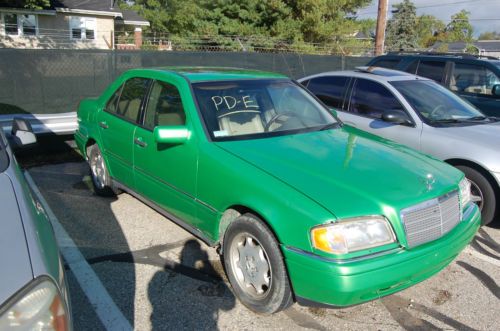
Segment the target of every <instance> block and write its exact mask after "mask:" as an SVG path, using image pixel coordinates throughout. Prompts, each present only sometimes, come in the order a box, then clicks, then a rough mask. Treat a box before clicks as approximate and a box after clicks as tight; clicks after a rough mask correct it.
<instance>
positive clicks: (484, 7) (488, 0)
mask: <svg viewBox="0 0 500 331" xmlns="http://www.w3.org/2000/svg"><path fill="white" fill-rule="evenodd" d="M388 1H389V12H388V18H389V17H390V15H391V12H390V11H391V9H392V5H393V4H396V3H400V2H402V0H388ZM412 2H413V3H414V4H415V7H417V15H422V14H430V15H434V16H436V17H437V18H439V19H440V20H442V21H444V22H445V24H447V23H449V21H450V18H451V15H453V14H455V13H458V12H459V11H461V10H462V9H465V10H467V11H469V12H470V15H469V19H470V23H471V24H472V26H473V28H474V35H475V36H476V37H477V36H478V35H479V34H480V33H482V32H486V31H497V32H500V0H439V1H435V0H434V1H433V0H412ZM377 7H378V0H372V3H371V4H370V5H369V6H368V7H365V8H363V9H360V10H359V11H358V17H359V18H377Z"/></svg>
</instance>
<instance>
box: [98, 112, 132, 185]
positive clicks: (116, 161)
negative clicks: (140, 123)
mask: <svg viewBox="0 0 500 331" xmlns="http://www.w3.org/2000/svg"><path fill="white" fill-rule="evenodd" d="M97 122H98V130H99V134H100V138H101V139H100V141H101V144H100V146H99V147H100V148H101V152H102V153H103V156H104V157H105V159H106V161H107V165H108V171H109V173H110V175H111V177H113V178H115V179H117V180H118V181H120V182H121V183H123V184H124V185H126V186H128V187H130V188H135V181H134V172H133V140H134V132H135V129H136V125H135V124H133V123H130V122H128V121H125V120H124V119H122V118H119V117H117V116H115V115H112V114H109V113H107V112H105V111H103V110H101V111H99V113H98V114H97ZM101 124H102V125H103V126H101Z"/></svg>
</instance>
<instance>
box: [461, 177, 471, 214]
mask: <svg viewBox="0 0 500 331" xmlns="http://www.w3.org/2000/svg"><path fill="white" fill-rule="evenodd" d="M458 187H459V189H460V204H461V205H462V209H463V208H464V207H465V206H467V204H469V202H471V193H470V182H469V181H468V180H467V178H464V179H462V180H461V181H460V184H458Z"/></svg>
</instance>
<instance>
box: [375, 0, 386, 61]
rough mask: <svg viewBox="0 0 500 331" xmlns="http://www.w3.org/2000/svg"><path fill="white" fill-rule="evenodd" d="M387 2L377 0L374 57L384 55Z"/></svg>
mask: <svg viewBox="0 0 500 331" xmlns="http://www.w3.org/2000/svg"><path fill="white" fill-rule="evenodd" d="M387 2H388V0H378V15H377V31H376V34H375V55H377V56H378V55H382V54H383V53H384V41H385V26H386V23H387Z"/></svg>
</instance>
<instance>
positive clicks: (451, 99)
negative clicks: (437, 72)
mask: <svg viewBox="0 0 500 331" xmlns="http://www.w3.org/2000/svg"><path fill="white" fill-rule="evenodd" d="M391 84H392V85H393V86H394V87H395V88H396V90H398V91H399V93H401V94H402V95H403V96H404V98H405V99H406V101H408V103H409V104H410V105H411V106H412V107H413V109H414V110H415V111H416V112H418V113H419V114H420V115H421V116H422V117H423V118H425V119H427V120H428V121H429V122H440V121H454V120H456V121H460V120H469V119H476V118H483V117H484V115H483V113H481V112H480V111H479V110H478V109H477V108H475V107H474V106H473V105H471V104H470V103H468V102H467V101H465V100H463V99H462V98H460V97H459V96H457V95H456V94H454V93H453V92H451V91H449V90H447V89H446V88H444V87H442V86H441V85H439V84H437V83H435V82H432V81H427V80H409V81H394V82H391Z"/></svg>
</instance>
